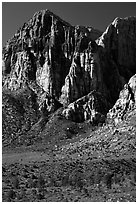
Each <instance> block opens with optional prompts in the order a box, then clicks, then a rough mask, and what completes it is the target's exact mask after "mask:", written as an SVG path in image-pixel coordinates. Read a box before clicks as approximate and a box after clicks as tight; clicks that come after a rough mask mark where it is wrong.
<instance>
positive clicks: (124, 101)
mask: <svg viewBox="0 0 138 204" xmlns="http://www.w3.org/2000/svg"><path fill="white" fill-rule="evenodd" d="M135 108H136V75H134V76H133V77H131V79H130V80H129V82H128V83H127V84H125V85H124V88H123V90H122V91H121V92H120V95H119V99H118V100H117V101H116V103H115V105H114V106H113V108H112V109H111V110H109V112H108V114H107V120H108V121H111V120H113V121H114V123H115V125H116V124H117V123H118V122H120V121H122V120H123V119H124V117H125V115H126V114H127V113H128V112H129V111H133V110H134V109H135Z"/></svg>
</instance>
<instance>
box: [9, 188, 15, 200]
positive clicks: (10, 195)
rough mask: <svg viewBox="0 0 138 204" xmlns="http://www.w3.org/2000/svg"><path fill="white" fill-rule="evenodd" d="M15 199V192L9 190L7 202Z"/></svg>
mask: <svg viewBox="0 0 138 204" xmlns="http://www.w3.org/2000/svg"><path fill="white" fill-rule="evenodd" d="M14 198H15V192H14V191H13V190H12V189H11V190H9V191H8V192H7V201H8V202H10V201H11V200H12V199H14Z"/></svg>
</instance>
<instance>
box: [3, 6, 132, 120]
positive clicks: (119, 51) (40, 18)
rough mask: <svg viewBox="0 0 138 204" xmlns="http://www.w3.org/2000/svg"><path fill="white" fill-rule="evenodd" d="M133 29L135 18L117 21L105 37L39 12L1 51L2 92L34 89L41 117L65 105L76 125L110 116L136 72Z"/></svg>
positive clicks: (109, 27) (68, 116) (45, 11)
mask: <svg viewBox="0 0 138 204" xmlns="http://www.w3.org/2000/svg"><path fill="white" fill-rule="evenodd" d="M135 27H136V18H135V17H129V18H125V19H121V18H116V19H115V20H114V21H113V23H111V24H110V25H109V26H108V28H107V29H106V31H105V32H104V33H103V34H102V33H101V32H100V31H98V30H95V29H93V28H91V27H84V26H71V25H70V24H69V23H67V22H65V21H63V20H62V19H60V18H59V17H58V16H56V15H55V14H53V13H52V12H50V11H49V10H43V11H40V12H37V13H35V14H34V16H33V17H32V18H31V19H30V20H29V21H28V22H27V23H25V24H24V25H23V27H22V28H20V29H19V30H18V31H17V32H16V33H15V35H14V36H13V37H12V38H11V39H10V40H9V41H8V42H7V44H6V46H5V47H4V48H3V64H2V65H3V67H2V68H3V69H2V70H3V72H2V73H3V91H4V92H5V90H10V91H11V93H13V92H17V93H18V91H20V92H22V90H27V91H30V90H31V92H33V94H34V95H35V99H32V98H31V97H30V99H29V100H30V102H29V103H32V100H35V104H36V107H37V110H35V111H37V112H39V115H41V116H47V115H48V114H50V113H52V112H54V111H55V110H57V109H58V108H59V107H61V106H63V107H64V106H66V107H67V106H68V107H67V108H66V109H65V111H64V115H65V117H67V118H71V119H72V120H74V121H84V120H87V119H91V121H92V120H93V119H92V118H94V117H95V118H97V116H96V114H102V115H106V113H107V112H108V110H109V108H111V107H110V105H108V104H107V101H108V103H109V104H112V105H113V104H114V103H115V102H116V100H117V99H118V97H119V93H120V90H121V89H122V88H123V86H124V84H126V83H127V82H128V80H129V79H130V77H132V76H133V75H134V74H135V72H136V71H135V64H136V62H135V47H136V45H135V41H136V36H135V34H136V33H135ZM99 96H101V97H99ZM83 97H84V98H83ZM102 97H103V98H104V100H103V99H102ZM97 100H99V102H97ZM70 103H71V104H70ZM69 104H70V105H69ZM88 104H89V105H90V108H89V109H90V110H86V111H85V109H87V108H86V107H87V105H88ZM97 104H98V107H99V106H101V107H102V106H103V110H104V111H103V112H102V109H101V108H98V109H97ZM76 105H77V107H76ZM89 105H88V106H89ZM79 109H80V110H79ZM107 109H108V110H107ZM70 110H71V113H70ZM72 110H73V111H72ZM93 112H94V113H93ZM93 115H95V116H94V117H93ZM75 117H76V118H75ZM98 117H99V116H98ZM96 120H97V119H96Z"/></svg>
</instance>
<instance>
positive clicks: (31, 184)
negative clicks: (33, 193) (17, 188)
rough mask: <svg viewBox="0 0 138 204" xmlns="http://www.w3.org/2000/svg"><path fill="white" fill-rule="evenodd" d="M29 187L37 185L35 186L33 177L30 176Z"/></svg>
mask: <svg viewBox="0 0 138 204" xmlns="http://www.w3.org/2000/svg"><path fill="white" fill-rule="evenodd" d="M27 187H28V188H33V187H35V186H34V181H33V179H32V178H29V179H28V182H27Z"/></svg>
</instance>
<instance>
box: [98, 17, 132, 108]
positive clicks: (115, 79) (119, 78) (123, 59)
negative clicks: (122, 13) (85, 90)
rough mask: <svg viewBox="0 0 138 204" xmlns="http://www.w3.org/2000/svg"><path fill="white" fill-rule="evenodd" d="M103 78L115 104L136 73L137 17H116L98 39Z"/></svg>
mask: <svg viewBox="0 0 138 204" xmlns="http://www.w3.org/2000/svg"><path fill="white" fill-rule="evenodd" d="M97 44H98V45H99V47H100V62H101V66H102V70H103V80H104V82H105V85H106V87H107V88H108V90H109V98H111V100H112V102H113V104H114V103H115V101H116V100H117V99H118V96H119V92H120V90H122V88H123V86H124V84H125V83H127V82H128V81H129V79H130V78H131V77H132V76H133V75H134V74H135V73H136V18H135V17H127V18H124V19H122V18H116V19H115V20H114V21H113V22H112V23H111V24H110V25H109V26H108V27H107V29H106V31H105V32H104V33H103V35H102V36H101V37H100V38H99V39H98V40H97Z"/></svg>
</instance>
